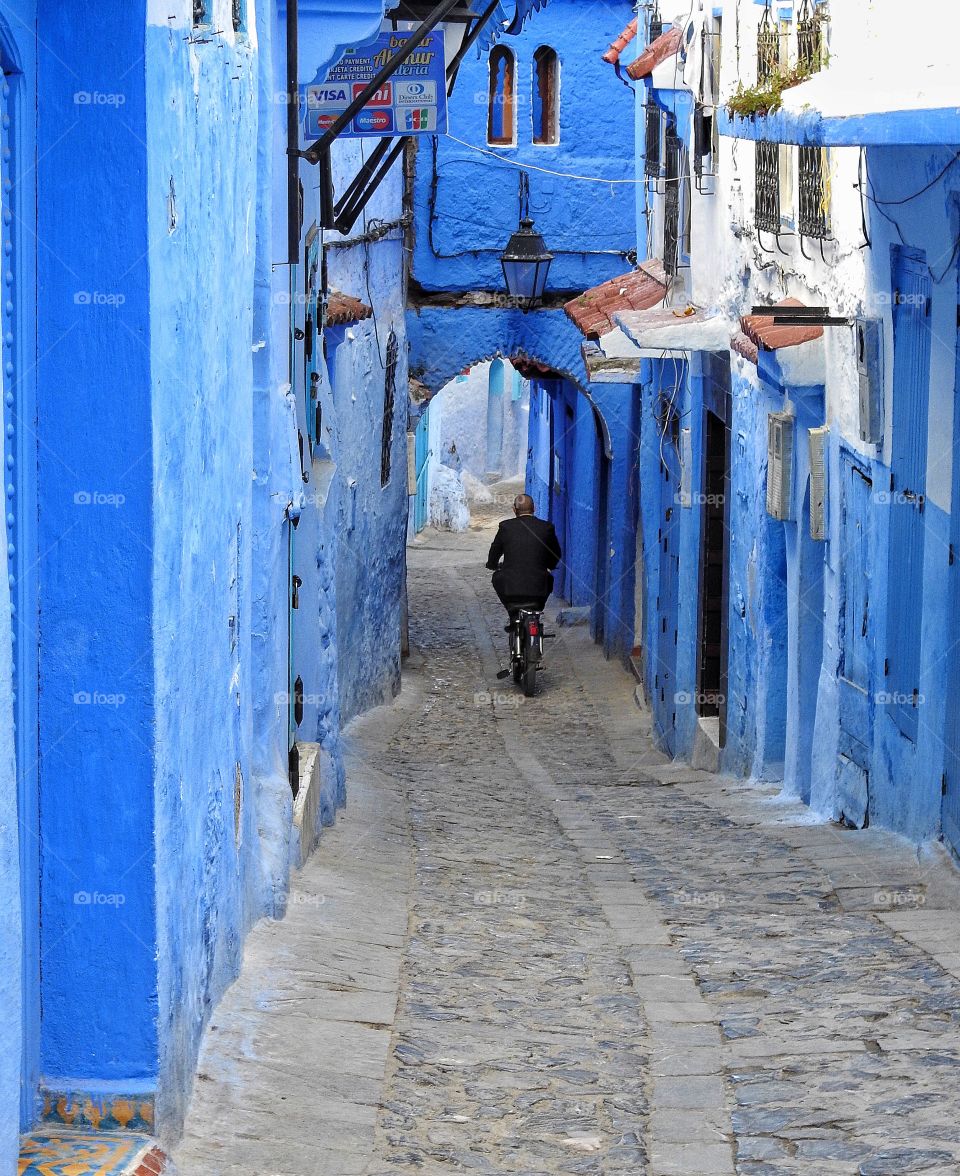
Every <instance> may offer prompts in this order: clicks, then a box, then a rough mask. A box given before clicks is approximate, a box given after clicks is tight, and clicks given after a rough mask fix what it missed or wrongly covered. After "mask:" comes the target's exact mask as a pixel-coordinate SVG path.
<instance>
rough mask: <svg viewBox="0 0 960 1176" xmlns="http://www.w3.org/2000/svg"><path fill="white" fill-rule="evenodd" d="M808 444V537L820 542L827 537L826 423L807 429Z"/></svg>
mask: <svg viewBox="0 0 960 1176" xmlns="http://www.w3.org/2000/svg"><path fill="white" fill-rule="evenodd" d="M807 436H808V440H809V444H810V538H811V539H818V540H820V541H821V542H822V541H823V540H825V539H826V537H827V445H828V441H829V437H830V430H829V428H828V427H827V426H826V425H821V426H820V428H818V429H809V430H808V433H807Z"/></svg>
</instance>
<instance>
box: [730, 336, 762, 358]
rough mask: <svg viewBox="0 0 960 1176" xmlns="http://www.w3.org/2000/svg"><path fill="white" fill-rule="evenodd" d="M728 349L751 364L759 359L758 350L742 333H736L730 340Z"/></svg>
mask: <svg viewBox="0 0 960 1176" xmlns="http://www.w3.org/2000/svg"><path fill="white" fill-rule="evenodd" d="M730 348H731V350H732V351H735V352H736V353H737V355H742V356H743V358H744V359H749V360H750V362H751V363H757V361H758V360H759V359H760V349H759V348H758V347H757V345H756V343H754V341H753V340H752V339H750V338H749V337H748V336H747V335H745V334H744V333H743V331H737V333H736V334H735V335H734V337H733V338H732V339H731V340H730Z"/></svg>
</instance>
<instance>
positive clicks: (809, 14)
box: [797, 0, 824, 73]
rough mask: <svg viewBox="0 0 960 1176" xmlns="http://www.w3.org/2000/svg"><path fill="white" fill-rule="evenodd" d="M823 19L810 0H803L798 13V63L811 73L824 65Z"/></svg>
mask: <svg viewBox="0 0 960 1176" xmlns="http://www.w3.org/2000/svg"><path fill="white" fill-rule="evenodd" d="M823 19H824V18H823V16H822V15H821V14H820V11H819V10H818V9H817V8H816V7H814V8H813V9H811V7H810V0H803V4H802V6H801V8H800V11H799V13H798V14H797V64H798V65H799V66H800V67H801V69H806V70H809V71H810V72H811V73H814V72H816V71H818V70H819V69H820V68H821V66H822V65H823Z"/></svg>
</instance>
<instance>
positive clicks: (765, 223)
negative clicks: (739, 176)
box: [753, 140, 780, 233]
mask: <svg viewBox="0 0 960 1176" xmlns="http://www.w3.org/2000/svg"><path fill="white" fill-rule="evenodd" d="M753 223H754V225H755V227H756V228H757V230H758V231H760V232H764V233H779V232H780V144H779V143H767V142H765V141H763V140H760V141H759V142H758V143H757V169H756V192H755V199H754V212H753Z"/></svg>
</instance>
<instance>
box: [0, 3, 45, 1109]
mask: <svg viewBox="0 0 960 1176" xmlns="http://www.w3.org/2000/svg"><path fill="white" fill-rule="evenodd" d="M3 7H4V12H3V14H0V68H2V71H3V81H2V100H0V108H2V109H0V124H2V125H0V193H2V207H3V250H4V263H3V269H4V280H5V284H6V287H7V290H8V293H7V294H6V295H5V302H4V306H3V316H2V317H3V332H2V337H3V342H2V350H3V365H2V380H3V408H2V414H3V457H4V470H3V472H4V478H3V486H4V502H5V504H6V510H5V512H4V521H5V524H6V539H7V542H6V549H7V579H8V583H9V586H10V597H11V602H10V607H11V619H12V640H13V689H14V700H13V714H12V715H10V716H8V717H7V719H6V721H7V722H8V723H9V725H10V727H11V728H12V729H13V732H14V748H15V755H16V771H17V810H18V821H19V841H20V846H19V849H20V893H21V916H22V925H23V971H22V982H23V1052H22V1070H21V1099H20V1120H21V1124H22V1126H23V1128H24V1129H26V1128H28V1127H30V1126H31V1125H32V1122H33V1120H34V1118H35V1115H36V1091H37V1084H38V1081H39V1068H40V1063H39V1050H40V951H39V928H40V817H39V783H38V767H39V764H38V717H37V712H38V701H39V699H38V694H39V668H38V660H39V659H38V642H39V614H38V607H39V606H38V592H37V581H36V567H37V534H36V517H37V485H36V470H37V414H36V390H35V385H34V374H33V373H34V367H35V363H36V317H37V305H36V240H37V222H36V186H35V162H34V161H35V157H36V68H35V60H34V51H35V34H36V4H35V0H13V2H12V3H7V4H5V5H4V6H3ZM7 15H12V17H13V18H14V19H13V20H12V21H11V23H9V24H8V22H7V19H6V17H7ZM18 38H19V40H18Z"/></svg>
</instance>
